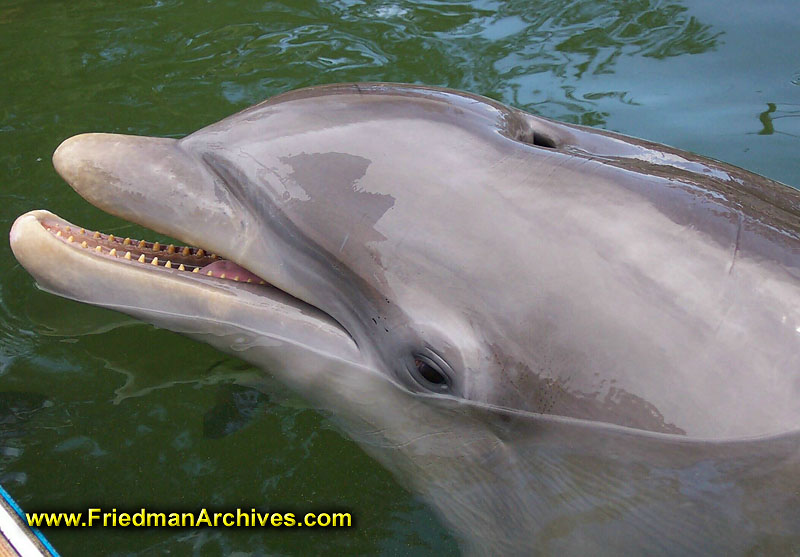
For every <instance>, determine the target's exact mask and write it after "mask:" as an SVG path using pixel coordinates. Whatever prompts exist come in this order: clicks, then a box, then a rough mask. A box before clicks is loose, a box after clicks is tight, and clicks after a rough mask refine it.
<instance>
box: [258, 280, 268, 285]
mask: <svg viewBox="0 0 800 557" xmlns="http://www.w3.org/2000/svg"><path fill="white" fill-rule="evenodd" d="M258 284H267V281H265V280H262V281H261V282H259V283H258Z"/></svg>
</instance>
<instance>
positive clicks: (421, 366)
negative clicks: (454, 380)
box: [414, 356, 449, 390]
mask: <svg viewBox="0 0 800 557" xmlns="http://www.w3.org/2000/svg"><path fill="white" fill-rule="evenodd" d="M414 368H415V370H416V372H417V373H416V374H415V375H416V376H417V381H418V382H419V383H421V384H422V385H423V386H425V387H428V388H430V387H434V388H436V389H437V390H441V389H446V388H447V387H448V386H449V380H448V378H447V375H445V374H444V372H443V371H442V370H441V369H440V368H439V366H438V365H436V364H435V363H433V362H431V361H430V360H428V359H427V358H422V357H420V356H417V357H415V358H414ZM420 379H422V380H420Z"/></svg>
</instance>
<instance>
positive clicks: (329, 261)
mask: <svg viewBox="0 0 800 557" xmlns="http://www.w3.org/2000/svg"><path fill="white" fill-rule="evenodd" d="M536 133H539V134H541V132H539V131H537V132H536ZM533 135H534V130H533V128H532V126H531V123H530V120H528V119H526V118H525V117H524V116H523V113H521V112H518V111H515V110H513V109H509V108H507V107H504V106H502V105H500V104H498V103H495V102H492V101H489V100H487V99H483V98H480V97H475V96H472V95H468V94H455V93H452V92H445V91H439V90H431V89H425V88H418V87H412V86H388V85H359V86H332V87H321V88H316V89H312V90H304V91H300V92H294V93H290V94H286V95H281V96H279V97H276V98H273V99H271V100H269V101H267V102H264V103H262V104H260V105H257V106H255V107H252V108H250V109H248V110H245V111H243V112H241V113H239V114H236V115H234V116H232V117H230V118H227V119H225V120H223V121H221V122H219V123H217V124H214V125H212V126H209V127H207V128H205V129H203V130H200V131H198V132H196V133H194V134H192V135H190V136H188V137H186V138H184V139H182V140H172V139H161V138H147V137H133V136H120V135H111V134H85V135H80V136H76V137H73V138H70V139H68V140H66V141H65V142H64V143H62V145H61V146H60V147H59V148H58V149H57V151H56V152H55V154H54V157H53V161H54V165H55V167H56V169H57V170H58V172H59V173H60V174H61V175H62V176H63V177H64V178H65V180H66V181H67V182H68V183H69V184H70V185H71V186H72V187H73V188H74V189H75V190H76V191H78V193H80V194H81V195H82V196H83V197H85V198H86V199H87V200H89V201H90V202H91V203H93V204H95V205H96V206H98V207H100V208H102V209H104V210H106V211H108V212H110V213H113V214H116V215H119V216H121V217H123V218H126V219H129V220H132V221H134V222H137V223H140V224H143V225H145V226H148V227H150V228H152V229H154V230H157V231H159V232H162V233H165V234H169V235H171V236H173V237H176V238H180V239H181V240H184V241H186V242H188V243H191V244H195V245H198V246H203V247H204V248H205V251H206V252H207V253H211V252H214V253H216V254H219V255H220V256H221V257H223V258H224V259H225V261H226V262H234V263H236V266H237V269H238V268H241V269H242V271H241V273H240V274H242V277H243V276H244V269H246V270H247V271H249V274H248V276H254V277H258V278H259V279H263V280H264V281H266V282H267V283H269V285H271V286H264V287H262V288H259V287H258V286H253V285H247V284H242V282H244V281H241V280H240V281H239V284H232V283H230V282H227V283H224V282H220V281H219V279H218V278H216V277H212V278H203V277H202V276H199V277H198V276H197V275H198V273H193V274H194V275H195V276H190V275H189V274H181V273H180V272H178V271H175V270H174V269H175V267H177V266H178V264H179V263H178V260H177V259H174V260H173V266H172V267H173V270H172V271H169V270H167V272H164V271H163V270H162V269H161V268H159V266H158V265H156V266H153V265H150V266H142V265H137V264H135V263H136V259H137V258H139V257H140V256H141V254H142V253H143V251H142V250H135V249H134V250H130V251H131V253H132V254H133V259H132V261H133V263H131V261H128V260H124V254H125V253H126V252H127V251H129V249H128V248H129V247H130V246H118V247H117V249H116V256H117V259H118V261H116V262H115V263H116V264H117V265H116V267H115V268H114V270H113V271H111V273H112V276H113V277H114V278H113V280H110V282H113V283H114V284H115V285H117V286H111V285H109V286H108V288H107V294H100V296H101V297H102V299H97V298H96V297H95V296H96V295H95V292H94V290H95V289H94V288H91V287H90V290H93V292H91V293H90V292H88V291H83V290H80V288H81V287H80V286H78V283H80V281H79V280H77V279H76V280H69V281H66V280H62V279H61V278H59V277H66V275H67V273H68V270H67V269H66V265H67V264H57V263H56V259H55V258H54V256H53V257H51V258H49V262H48V263H49V267H48V268H47V269H43V270H42V272H43V273H44V274H42V272H37V271H35V270H33V269H32V272H33V274H34V275H35V276H36V277H37V279H38V281H39V283H40V284H41V285H42V286H43V287H45V288H48V289H50V290H53V291H55V292H58V293H61V294H64V295H67V296H70V297H73V298H78V299H81V300H84V301H87V302H90V303H103V304H109V305H112V306H116V307H119V308H130V309H131V310H134V311H135V312H136V314H137V315H138V316H140V317H144V318H147V315H148V311H150V310H153V311H156V312H158V315H162V314H166V313H169V312H171V311H172V312H173V313H175V311H174V309H175V307H174V305H173V307H172V308H170V309H168V308H167V307H166V306H165V304H164V301H163V300H162V299H161V291H162V290H163V291H165V292H169V291H172V295H173V297H176V296H177V292H178V291H179V290H180V288H181V287H182V286H178V285H184V283H186V284H188V283H187V282H186V281H193V282H192V284H193V285H195V283H197V286H196V287H197V288H200V286H199V284H200V283H201V282H202V283H203V285H204V287H205V288H208V286H206V283H207V284H208V285H214V287H215V288H217V289H223V290H224V291H225V292H226V295H227V296H233V297H235V298H237V299H239V298H241V297H243V296H244V295H245V293H246V294H247V295H248V296H252V297H254V298H258V297H259V295H261V294H262V293H263V292H267V291H268V292H271V293H275V292H276V291H277V290H279V291H282V292H283V293H288V294H289V295H290V296H291V297H293V298H296V299H297V300H299V301H302V302H305V303H306V304H307V305H309V306H313V308H316V309H318V310H320V311H319V312H318V313H320V314H325V316H326V325H329V326H331V327H334V328H336V330H337V332H340V333H342V336H347V337H349V339H348V340H349V342H350V343H351V344H354V345H355V346H356V347H357V350H351V349H352V347H348V350H351V351H353V352H354V353H357V357H354V356H353V355H352V354H349V353H348V356H349V357H353V358H354V359H356V360H357V361H358V362H359V363H361V364H363V365H364V366H366V367H369V368H371V369H373V370H376V371H378V372H379V373H380V374H381V375H383V376H384V377H386V378H388V379H389V380H390V381H392V382H395V383H396V384H398V385H399V386H402V387H404V388H406V389H409V390H412V391H416V392H422V393H432V394H437V395H443V396H451V397H455V398H459V399H469V400H476V401H479V402H482V403H489V404H497V405H501V406H507V407H512V408H524V409H531V408H529V407H528V405H527V401H526V400H525V399H524V398H521V397H520V396H518V395H519V392H518V390H517V389H516V388H512V389H510V390H509V389H506V388H500V387H499V386H501V385H508V384H510V383H507V382H503V381H497V380H494V379H493V380H491V381H487V380H486V379H485V377H491V376H496V375H498V374H502V373H506V374H509V373H514V372H513V371H512V370H510V368H509V366H508V365H507V361H508V358H505V360H501V359H499V358H498V352H499V351H504V353H506V354H508V353H509V352H514V353H517V354H518V358H519V359H520V361H524V360H525V354H524V351H525V347H524V346H521V345H519V344H520V343H522V342H524V341H525V339H524V338H519V335H517V334H516V333H515V331H516V330H517V329H518V328H519V324H518V323H517V319H518V318H519V316H518V315H514V312H513V311H511V313H509V311H510V310H513V308H515V307H518V306H519V305H520V298H523V299H525V300H526V301H525V304H527V303H528V301H529V298H530V297H531V295H534V294H535V292H536V288H535V283H536V282H537V279H536V277H535V276H533V275H531V273H532V272H533V271H535V267H536V264H535V261H534V260H533V259H532V258H530V257H528V256H526V255H525V254H524V253H521V252H520V248H521V246H520V242H519V238H514V237H513V236H514V235H515V234H518V233H523V234H527V233H528V231H519V230H511V229H507V228H506V227H504V226H503V223H502V222H501V221H499V220H498V218H499V214H498V212H497V210H498V209H499V208H500V205H503V204H505V203H507V199H506V198H505V192H504V191H503V190H504V188H503V189H501V188H498V184H497V183H496V179H495V178H493V177H492V176H491V175H490V174H491V169H492V167H493V166H496V165H497V164H499V163H501V162H504V161H506V162H507V161H508V160H509V159H513V158H514V157H518V156H519V152H520V149H523V150H524V149H530V150H534V149H538V150H546V149H547V147H538V146H535V145H532V143H533V141H532V138H533ZM539 141H540V142H541V141H542V140H541V139H540V140H539ZM544 141H552V140H549V139H548V140H544ZM464 161H469V164H467V165H465V164H464ZM478 169H480V170H478ZM493 190H494V191H493ZM481 200H483V201H481ZM493 205H494V206H493ZM476 208H478V209H479V210H478V211H476V210H475V209H476ZM28 220H30V221H32V220H39V221H41V222H42V223H44V224H45V225H46V226H45V228H48V227H49V229H50V230H51V232H53V233H55V231H56V230H57V229H58V226H55V225H53V226H50V225H49V224H47V223H49V222H50V223H56V222H57V220H56V219H55V217H51V216H42V215H41V214H38V215H30V216H29V217H25V218H24V219H23V220H22V221H20V222H18V223H17V225H16V226H15V230H14V231H13V232H12V244H13V247H14V250H15V253H17V254H18V256H19V257H20V259H21V261H23V264H24V265H25V266H26V267H29V266H30V265H34V263H29V262H28V261H27V260H26V258H25V255H24V254H25V253H27V252H26V250H25V248H24V247H22V245H23V244H24V242H25V239H24V235H23V234H21V230H22V228H21V225H22V223H23V222H27V221H28ZM63 226H67V225H63ZM72 230H73V234H72V236H73V246H67V247H72V248H73V251H74V254H73V255H75V256H76V257H81V258H84V259H85V261H86V262H89V261H91V262H94V261H95V259H97V256H98V255H100V256H101V257H102V256H104V257H105V260H108V256H107V253H108V251H109V250H110V249H111V248H112V247H113V244H112V243H108V242H106V241H105V236H103V245H102V247H101V248H100V251H99V252H98V251H97V250H96V246H97V245H98V244H99V242H93V241H92V238H88V243H87V246H88V247H89V249H85V250H84V251H80V250H79V249H78V248H77V246H80V245H81V243H82V242H83V241H84V240H83V238H80V239H78V234H76V233H75V232H74V231H75V230H77V228H76V227H72ZM67 237H69V234H68V233H67V232H63V234H62V237H61V238H60V239H61V240H64V239H65V238H67ZM119 240H120V241H122V239H119ZM530 240H531V241H533V238H531V239H530ZM55 245H56V244H54V246H55ZM464 246H468V249H464ZM134 247H136V246H134ZM54 249H55V247H54ZM523 250H524V248H523ZM151 251H152V250H151ZM66 253H67V252H65V254H66ZM33 257H35V258H39V256H38V255H34V256H33ZM152 257H158V254H157V253H156V252H152V253H150V251H148V252H147V253H145V262H146V263H147V264H150V263H151V262H152ZM41 259H44V258H41ZM105 260H103V261H104V262H105ZM168 260H169V256H168V254H161V256H160V258H159V262H160V264H161V265H163V264H164V263H165V262H166V261H168ZM108 261H111V260H108ZM97 262H98V264H99V260H98V261H97ZM191 262H192V261H188V262H187V263H185V265H186V264H188V263H191ZM43 263H44V261H43ZM221 264H222V263H221V262H220V263H219V264H217V266H219V265H221ZM47 265H48V264H45V266H47ZM207 265H209V263H208V262H207V261H202V262H200V261H198V265H197V266H199V267H200V269H202V270H203V273H202V274H205V273H207V272H208V271H206V269H207V268H208V269H211V270H212V271H213V268H212V267H208V266H207ZM190 268H191V269H193V267H190ZM220 268H221V267H220ZM85 271H86V270H85V269H84V271H83V272H85ZM157 271H160V272H157ZM77 272H78V273H80V272H81V271H80V270H78V271H77ZM104 272H105V271H103V273H104ZM97 273H98V275H99V274H100V273H101V271H97ZM219 274H220V273H216V276H218V275H219ZM231 275H232V273H231V272H228V273H227V277H226V278H232V276H231ZM512 275H513V276H514V277H515V278H514V279H513V280H514V281H515V282H519V283H528V284H529V285H530V288H525V290H524V291H520V290H519V289H516V290H515V289H513V288H509V287H507V284H508V281H509V277H510V276H512ZM159 279H160V280H163V281H165V282H164V286H159V287H154V286H147V285H149V284H150V281H153V280H159ZM168 283H169V284H170V285H171V286H167V284H168ZM173 284H174V286H172V285H173ZM271 287H274V288H271ZM144 289H148V290H151V296H150V297H149V300H147V301H145V300H143V299H142V298H141V296H140V294H139V293H137V294H132V295H129V294H126V292H140V291H141V290H144ZM276 289H277V290H276ZM154 290H158V291H159V292H158V293H155V292H152V291H154ZM187 294H188V293H187ZM196 296H199V297H200V298H202V296H203V294H197V295H196ZM293 302H294V300H293ZM226 303H227V302H226ZM523 305H524V304H523ZM137 306H141V307H137ZM150 319H151V320H152V319H153V318H152V317H150ZM271 319H272V317H271V316H270V315H268V314H264V315H263V320H264V322H268V321H270V320H271ZM508 343H516V344H518V345H519V346H515V347H513V348H506V347H504V345H505V344H508ZM512 383H513V382H512Z"/></svg>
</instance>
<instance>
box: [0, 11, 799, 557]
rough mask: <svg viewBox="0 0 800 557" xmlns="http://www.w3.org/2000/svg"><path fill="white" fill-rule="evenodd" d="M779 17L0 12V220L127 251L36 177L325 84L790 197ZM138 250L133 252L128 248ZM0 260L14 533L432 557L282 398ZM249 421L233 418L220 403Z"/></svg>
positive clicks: (107, 223)
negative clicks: (205, 513) (101, 514)
mask: <svg viewBox="0 0 800 557" xmlns="http://www.w3.org/2000/svg"><path fill="white" fill-rule="evenodd" d="M798 21H800V4H798V3H797V0H761V1H759V2H752V1H751V0H737V1H729V2H725V3H724V4H723V3H719V2H716V1H699V0H688V1H663V2H659V1H655V0H638V1H622V0H618V1H607V2H600V1H583V0H573V1H549V2H543V1H541V2H540V1H526V2H522V1H520V2H504V3H500V2H478V1H476V2H465V1H441V2H433V1H424V2H408V3H404V2H395V3H391V2H383V3H380V2H369V3H365V2H357V1H352V2H350V1H338V2H308V1H292V2H289V1H285V2H255V1H241V2H234V1H219V2H213V3H212V2H200V1H196V2H190V1H179V0H164V1H152V0H151V1H148V2H139V1H127V2H111V1H101V0H92V1H88V0H74V1H71V2H55V1H44V0H24V1H8V0H5V1H3V2H1V3H0V53H1V56H0V85H2V86H1V87H0V184H2V186H0V196H2V204H0V220H2V223H3V227H4V228H3V230H5V231H8V229H9V228H10V225H11V223H12V222H13V220H14V218H15V217H16V216H18V215H19V214H21V213H23V212H25V211H28V210H30V209H36V208H45V207H46V208H48V209H50V210H52V211H54V212H56V213H57V214H59V215H61V216H63V217H65V218H67V219H69V220H72V221H73V222H77V223H81V224H86V225H87V226H91V227H93V228H99V229H102V230H105V231H109V232H113V233H114V234H117V235H121V236H132V237H136V236H137V235H141V234H142V232H141V229H139V228H138V227H136V226H133V225H130V224H127V223H125V222H122V221H120V220H119V219H116V218H113V217H111V216H108V215H105V214H103V213H101V212H100V211H98V210H96V209H94V208H92V207H91V206H89V205H87V204H86V203H85V202H83V201H82V200H81V199H80V198H78V196H77V195H76V194H74V193H73V192H72V190H71V189H70V188H69V187H67V186H66V185H65V184H64V183H63V182H62V181H61V180H60V179H59V177H58V176H57V175H56V174H55V172H54V171H53V169H52V166H51V164H50V155H51V153H52V152H53V150H54V149H55V147H56V146H57V145H58V143H59V142H60V141H61V140H63V139H64V138H66V137H68V136H70V135H73V134H76V133H80V132H85V131H109V132H121V133H134V134H146V135H163V136H172V137H180V136H182V135H185V134H187V133H189V132H191V131H193V130H195V129H197V128H199V127H202V126H204V125H206V124H209V123H211V122H214V121H216V120H219V119H220V118H222V117H224V116H226V115H229V114H231V113H233V112H235V111H237V110H239V109H241V108H244V107H246V106H248V105H250V104H253V103H255V102H257V101H260V100H262V99H263V98H265V97H268V96H271V95H274V94H277V93H280V92H283V91H286V90H289V89H293V88H297V87H302V86H308V85H314V84H320V83H330V82H341V81H365V80H379V81H405V82H414V83H425V84H430V85H441V86H447V87H453V88H457V89H464V90H469V91H473V92H476V93H480V94H484V95H488V96H491V97H494V98H496V99H499V100H502V101H504V102H507V103H509V104H514V105H516V106H520V107H523V108H526V109H528V110H530V111H532V112H535V113H538V114H542V115H544V116H549V117H554V118H558V119H562V120H567V121H571V122H579V123H584V124H588V125H592V126H598V127H603V128H608V129H613V130H617V131H621V132H623V133H627V134H630V135H635V136H640V137H646V138H648V139H652V140H656V141H660V142H663V143H668V144H671V145H675V146H677V147H680V148H684V149H688V150H691V151H695V152H698V153H701V154H704V155H706V156H710V157H713V158H717V159H722V160H725V161H727V162H731V163H733V164H736V165H739V166H742V167H745V168H747V169H749V170H752V171H755V172H758V173H760V174H764V175H766V176H769V177H771V178H774V179H777V180H780V181H783V182H785V183H788V184H791V185H795V186H798V185H800V163H798V161H799V160H800V55H798V53H800V33H797V22H798ZM150 236H152V235H150ZM0 250H2V258H0V265H2V272H1V274H0V276H1V277H2V282H0V296H2V299H1V300H0V302H1V303H0V483H2V484H3V485H4V486H5V487H6V488H7V489H8V490H9V491H10V492H11V493H12V495H13V496H14V497H15V498H16V499H17V500H18V501H19V502H20V503H21V505H22V506H23V507H24V508H26V509H28V510H44V509H71V510H82V509H84V508H85V507H87V506H102V507H108V508H111V507H117V508H119V509H120V510H122V509H136V508H138V507H139V506H142V505H144V506H147V507H149V508H160V509H164V510H172V509H180V510H186V509H196V508H199V507H200V506H211V507H216V508H231V507H237V506H241V507H246V508H247V507H250V506H254V505H255V506H259V507H262V508H271V509H274V510H297V511H305V510H316V509H332V508H337V509H341V508H344V509H347V510H350V511H351V512H352V513H353V514H354V516H355V517H356V525H355V527H354V528H351V529H348V530H338V531H335V530H314V531H308V530H305V531H299V532H298V531H296V530H266V531H255V530H237V531H234V530H215V529H205V530H167V529H162V530H136V529H129V530H124V529H118V530H113V529H99V528H94V529H83V530H68V529H50V530H47V531H46V533H47V535H48V537H49V538H50V540H51V541H52V542H53V544H54V545H55V546H56V547H57V548H58V549H59V550H60V551H61V552H62V553H63V554H64V555H95V554H125V555H127V554H142V555H151V554H167V553H169V554H173V555H184V554H186V555H219V554H231V553H234V552H239V554H240V555H262V554H286V555H305V554H314V553H326V554H327V553H340V554H342V553H343V554H382V555H402V554H409V553H413V554H437V555H441V554H453V553H456V552H457V547H456V544H455V541H454V540H453V539H452V537H451V536H450V535H449V534H448V533H447V531H446V530H445V529H444V528H443V527H442V525H441V523H440V522H439V521H438V520H437V518H436V517H435V516H434V515H433V514H432V512H431V511H429V510H428V509H427V508H426V507H425V506H424V505H423V504H422V503H420V502H419V501H418V500H416V499H415V498H414V497H413V496H412V495H411V494H409V493H408V492H407V491H405V490H404V489H403V488H402V487H400V486H399V485H398V484H397V483H396V482H395V481H394V480H393V479H392V478H391V476H389V474H388V473H386V472H385V471H383V470H382V469H381V468H380V467H379V466H378V465H377V464H375V463H374V462H372V461H371V460H370V459H369V458H367V457H366V456H365V455H364V454H363V453H362V452H361V450H360V449H359V448H358V447H357V446H356V445H354V444H353V443H352V442H350V441H349V440H348V439H346V438H344V437H343V436H342V435H340V434H339V433H338V432H337V431H336V430H335V429H333V428H332V427H331V426H330V425H329V424H328V422H327V421H326V420H325V419H324V418H323V417H322V416H320V415H318V414H317V413H316V412H314V411H313V410H312V409H309V408H308V407H306V406H305V405H304V403H303V401H302V400H299V399H298V398H296V397H294V396H293V395H292V394H291V393H289V392H287V391H286V390H285V389H284V388H282V387H281V386H280V385H277V384H276V385H275V388H274V390H273V391H272V392H271V393H270V394H269V395H261V396H259V395H256V393H255V392H252V391H248V390H246V389H243V388H241V387H237V386H235V385H234V382H237V381H238V382H243V381H246V378H247V376H248V374H250V373H252V372H253V370H251V369H250V368H248V367H247V365H245V364H243V363H241V362H240V361H237V360H235V359H232V358H230V357H228V356H225V355H223V354H221V353H219V352H216V351H215V350H212V349H211V348H209V347H207V346H204V345H198V344H195V343H193V342H190V341H188V340H186V339H184V338H182V337H179V336H177V335H174V334H171V333H169V332H167V331H162V330H156V329H154V328H152V327H150V326H147V325H143V324H140V323H137V322H135V321H133V320H131V319H129V318H127V317H124V316H121V315H117V314H114V313H112V312H108V311H102V310H98V309H94V308H90V307H86V306H81V305H78V304H75V303H72V302H68V301H65V300H62V299H58V298H55V297H53V296H50V295H48V294H45V293H43V292H40V291H38V290H37V289H36V288H35V286H34V285H33V283H32V280H31V278H30V277H29V276H28V275H27V274H26V273H25V272H24V270H23V269H22V268H21V267H20V266H19V265H18V264H17V263H16V261H15V260H14V259H13V257H12V255H11V252H10V249H9V248H8V245H7V242H5V241H4V242H2V244H1V245H0ZM243 400H244V401H247V400H249V401H250V403H249V404H244V403H242V404H239V406H236V404H235V402H236V401H243Z"/></svg>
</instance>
